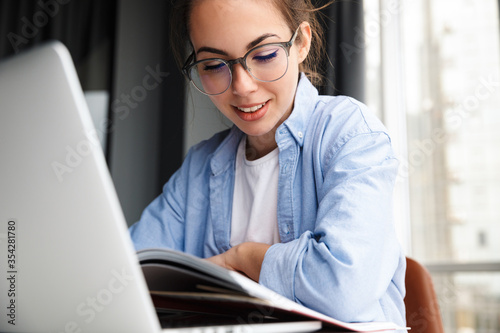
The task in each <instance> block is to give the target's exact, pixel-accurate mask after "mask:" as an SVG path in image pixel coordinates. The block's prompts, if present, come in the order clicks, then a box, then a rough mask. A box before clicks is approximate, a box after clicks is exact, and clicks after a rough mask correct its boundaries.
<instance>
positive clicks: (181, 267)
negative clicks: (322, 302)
mask: <svg viewBox="0 0 500 333" xmlns="http://www.w3.org/2000/svg"><path fill="white" fill-rule="evenodd" d="M137 254H138V257H139V261H140V264H141V267H142V270H143V272H144V276H145V278H146V282H147V284H148V287H149V290H150V294H151V297H152V300H153V303H154V305H155V308H156V311H157V313H158V316H159V318H160V321H162V323H163V324H165V323H166V325H165V326H170V325H171V323H175V322H177V323H180V322H183V324H184V323H185V322H190V323H194V322H196V323H201V322H206V321H208V320H209V321H210V324H235V323H236V324H246V323H264V322H283V321H288V322H290V321H304V320H319V321H321V322H322V324H323V327H325V328H328V329H329V330H330V331H335V330H338V331H354V332H377V331H386V330H402V329H405V328H402V327H399V326H398V325H396V324H394V323H391V322H370V323H345V322H342V321H339V320H336V319H334V318H330V317H328V316H325V315H323V314H321V313H319V312H317V311H314V310H311V309H309V308H306V307H304V306H302V305H300V304H298V303H295V302H293V301H291V300H289V299H287V298H285V297H283V296H281V295H279V294H277V293H275V292H273V291H272V290H269V289H267V288H266V287H264V286H262V285H260V284H258V283H256V282H254V281H253V280H251V279H248V278H246V277H245V276H243V275H241V274H239V273H237V272H234V271H230V270H227V269H225V268H222V267H219V266H217V265H215V264H213V263H211V262H208V261H206V260H202V259H200V258H197V257H194V256H191V255H188V254H185V253H181V252H177V251H173V250H169V249H156V248H155V249H145V250H141V251H139V252H138V253H137Z"/></svg>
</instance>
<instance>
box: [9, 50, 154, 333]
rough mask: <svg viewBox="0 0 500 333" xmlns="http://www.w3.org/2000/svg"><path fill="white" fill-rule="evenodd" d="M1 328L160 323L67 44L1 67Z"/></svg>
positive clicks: (149, 328)
mask: <svg viewBox="0 0 500 333" xmlns="http://www.w3.org/2000/svg"><path fill="white" fill-rule="evenodd" d="M0 309H1V310H0V316H1V319H0V331H2V332H154V331H159V330H160V327H159V322H158V318H157V316H156V313H155V311H154V308H153V305H152V302H151V298H150V296H149V294H148V291H147V286H146V284H145V281H144V278H143V275H142V273H141V271H140V268H139V266H138V263H137V258H136V255H135V251H134V249H133V246H132V243H131V240H130V237H129V235H128V230H127V227H126V223H125V219H124V216H123V214H122V211H121V208H120V205H119V202H118V199H117V196H116V193H115V190H114V187H113V184H112V181H111V178H110V175H109V173H108V169H107V166H106V162H105V159H104V156H103V153H102V150H101V148H100V144H99V140H98V138H97V135H96V131H95V129H94V126H93V124H92V120H91V118H90V115H89V113H88V110H87V106H86V104H85V101H84V96H83V93H82V91H81V87H80V84H79V81H78V78H77V74H76V72H75V69H74V67H73V64H72V61H71V57H70V55H69V53H68V51H67V50H66V48H65V47H64V46H63V45H62V44H61V43H59V42H51V43H49V44H47V45H44V46H42V47H40V48H37V49H33V50H31V51H29V52H27V53H25V54H21V55H18V56H16V57H13V58H11V59H7V60H6V61H3V62H2V63H0Z"/></svg>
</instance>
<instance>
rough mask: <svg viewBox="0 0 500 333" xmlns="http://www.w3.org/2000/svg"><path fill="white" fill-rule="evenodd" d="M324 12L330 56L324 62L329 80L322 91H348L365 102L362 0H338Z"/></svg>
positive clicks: (329, 93)
mask: <svg viewBox="0 0 500 333" xmlns="http://www.w3.org/2000/svg"><path fill="white" fill-rule="evenodd" d="M326 2H327V1H323V2H322V4H325V3H326ZM322 14H323V26H324V29H325V42H326V51H327V53H328V59H325V60H324V62H323V71H324V73H323V74H324V76H325V77H326V82H325V86H324V87H322V88H321V89H320V92H321V93H322V94H326V95H347V96H351V97H354V98H356V99H358V100H360V101H362V102H364V100H365V89H364V75H365V74H364V73H365V50H364V47H365V41H364V39H363V38H364V33H363V30H364V24H363V0H337V1H335V2H334V3H333V4H332V5H330V6H328V7H327V8H326V9H324V10H323V11H322Z"/></svg>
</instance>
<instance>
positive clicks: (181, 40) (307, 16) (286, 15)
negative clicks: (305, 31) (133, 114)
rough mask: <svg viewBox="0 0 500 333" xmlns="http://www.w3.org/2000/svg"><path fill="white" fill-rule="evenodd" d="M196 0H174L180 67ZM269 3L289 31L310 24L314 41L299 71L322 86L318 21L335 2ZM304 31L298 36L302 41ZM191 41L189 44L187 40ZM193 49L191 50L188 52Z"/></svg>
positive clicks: (286, 0) (287, 0) (176, 54)
mask: <svg viewBox="0 0 500 333" xmlns="http://www.w3.org/2000/svg"><path fill="white" fill-rule="evenodd" d="M196 1H197V0H173V8H172V12H171V18H170V43H171V47H172V51H173V53H174V57H175V60H176V62H177V65H178V66H179V68H181V67H182V66H183V64H184V62H185V59H186V56H185V50H186V48H185V47H186V43H187V44H188V45H187V46H188V50H189V49H192V45H191V43H190V42H189V30H188V25H189V15H190V14H191V10H192V8H193V6H194V4H195V2H196ZM269 1H270V3H272V4H273V5H274V7H275V8H276V9H277V10H278V11H279V12H280V13H281V15H282V16H283V19H284V20H285V22H286V24H287V25H288V27H289V28H290V31H292V32H293V31H295V29H297V27H298V26H299V25H300V24H301V23H302V22H304V21H306V22H308V23H309V25H310V26H311V31H312V40H311V49H310V51H309V54H308V56H307V58H306V59H305V60H304V61H303V62H302V63H301V64H300V67H299V70H300V71H301V72H304V73H305V74H306V75H307V77H308V78H309V80H311V82H312V83H313V84H314V85H316V86H319V85H321V83H322V76H321V74H320V70H319V68H320V65H321V59H322V58H323V55H324V43H323V29H322V27H321V24H320V22H319V20H318V15H317V14H318V13H319V11H320V10H322V9H324V8H325V7H327V6H329V5H330V4H331V3H332V2H333V1H331V2H329V3H327V4H326V5H323V6H321V7H316V6H315V5H313V3H312V0H269ZM300 38H301V34H300V33H299V35H298V36H297V40H298V41H300ZM188 42H189V43H188ZM190 52H191V50H189V51H188V54H189V53H190Z"/></svg>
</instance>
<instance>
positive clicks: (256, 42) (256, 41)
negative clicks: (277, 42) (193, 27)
mask: <svg viewBox="0 0 500 333" xmlns="http://www.w3.org/2000/svg"><path fill="white" fill-rule="evenodd" d="M271 37H279V36H278V35H276V34H270V33H267V34H263V35H261V36H259V37H257V38H255V39H254V40H253V41H251V42H250V43H248V45H247V50H250V49H251V48H253V47H255V46H257V45H259V44H260V43H261V42H263V41H264V40H266V39H268V38H271ZM200 52H209V53H214V54H219V55H223V56H228V55H229V54H228V53H227V52H226V51H223V50H219V49H216V48H213V47H208V46H202V47H200V48H199V49H198V50H197V51H196V54H199V53H200Z"/></svg>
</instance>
